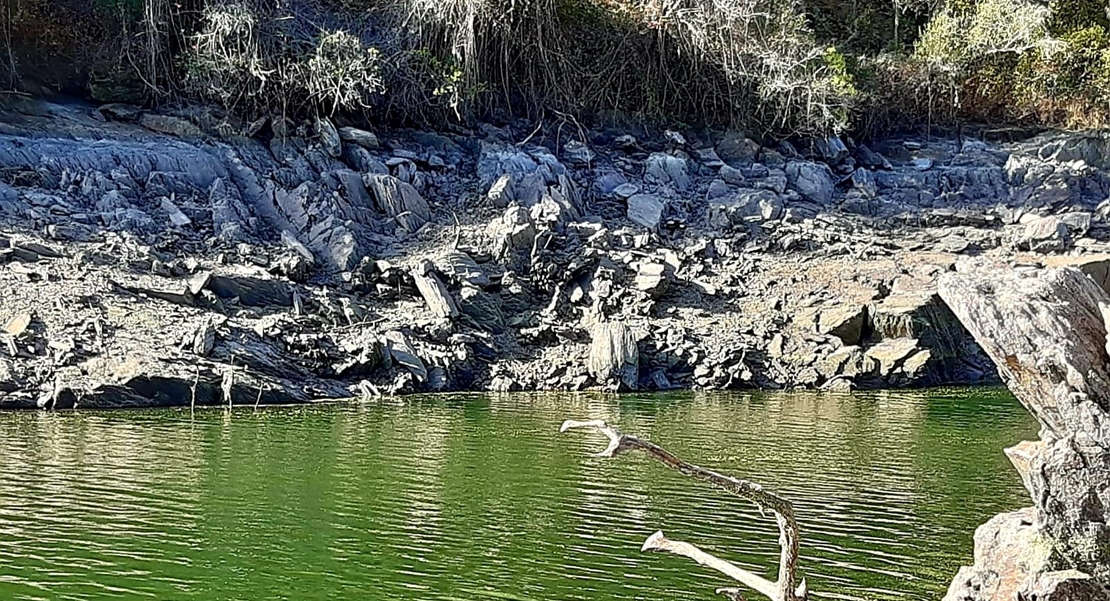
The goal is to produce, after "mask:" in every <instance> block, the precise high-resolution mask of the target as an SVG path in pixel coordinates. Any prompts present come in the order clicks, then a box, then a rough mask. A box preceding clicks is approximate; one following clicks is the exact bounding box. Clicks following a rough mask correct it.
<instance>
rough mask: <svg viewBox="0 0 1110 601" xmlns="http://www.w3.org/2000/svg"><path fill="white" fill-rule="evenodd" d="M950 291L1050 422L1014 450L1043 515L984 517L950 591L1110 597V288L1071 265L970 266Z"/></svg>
mask: <svg viewBox="0 0 1110 601" xmlns="http://www.w3.org/2000/svg"><path fill="white" fill-rule="evenodd" d="M940 295H941V297H942V298H943V299H944V300H945V302H947V303H948V305H949V306H950V307H951V308H952V311H953V312H954V313H955V314H956V315H957V317H959V319H960V321H961V322H963V324H964V326H966V327H967V329H968V331H970V332H971V334H972V335H973V336H974V337H975V339H976V341H978V343H979V344H980V345H981V346H982V347H983V349H984V350H985V351H986V352H987V354H988V355H989V356H990V358H991V359H992V360H993V361H994V363H995V364H996V365H997V366H998V372H999V375H1001V376H1002V379H1003V380H1004V381H1005V382H1006V384H1007V386H1009V388H1010V390H1011V391H1012V392H1013V393H1014V396H1016V397H1017V398H1018V400H1019V401H1021V403H1022V404H1023V405H1024V406H1025V407H1026V408H1027V409H1028V410H1029V412H1030V413H1032V414H1033V415H1034V416H1035V417H1036V418H1037V421H1038V422H1040V425H1041V433H1040V440H1038V441H1036V442H1024V443H1021V444H1019V445H1017V446H1015V447H1013V448H1011V449H1007V451H1006V453H1007V455H1008V456H1009V457H1010V459H1011V461H1012V463H1013V464H1014V467H1015V468H1017V470H1018V472H1019V473H1020V474H1021V477H1022V481H1023V482H1024V483H1025V486H1026V488H1028V489H1029V493H1030V496H1031V497H1032V500H1033V504H1034V508H1032V509H1030V510H1025V512H1024V514H1025V515H1031V516H1033V517H1034V519H1033V523H1032V524H1030V523H1029V520H1028V519H1019V517H1020V516H1018V515H1017V514H1016V513H1015V514H1008V515H1005V516H999V517H998V518H996V519H995V520H992V521H991V523H990V524H987V525H985V526H983V527H982V528H980V532H977V533H976V550H975V551H976V564H975V566H970V567H968V568H964V569H963V570H961V572H960V574H959V575H958V576H957V578H956V580H955V581H954V582H953V583H952V587H951V588H950V589H949V593H948V596H947V597H946V599H947V600H949V601H967V600H975V601H977V600H994V599H1014V598H1019V599H1038V600H1039V601H1051V600H1055V599H1068V600H1080V599H1110V593H1108V592H1107V590H1108V589H1107V586H1108V585H1110V527H1108V526H1107V524H1108V523H1110V335H1108V325H1107V319H1108V318H1110V296H1108V295H1107V293H1106V291H1104V290H1103V289H1102V288H1101V287H1099V285H1097V284H1096V283H1095V282H1094V281H1093V280H1092V279H1090V278H1089V277H1087V276H1086V275H1084V273H1082V272H1081V271H1079V270H1077V269H1073V268H1068V267H1058V268H1051V269H1031V268H1030V269H1020V270H1015V269H989V268H979V269H974V270H969V271H968V272H966V273H959V274H951V275H948V276H945V277H944V278H942V279H941V281H940ZM1023 524H1024V526H1023ZM1022 528H1024V531H1021V529H1022ZM1014 541H1018V542H1014ZM1050 589H1051V592H1052V594H1049V593H1048V592H1046V591H1049V590H1050ZM1080 591H1082V592H1080ZM1015 595H1016V597H1015Z"/></svg>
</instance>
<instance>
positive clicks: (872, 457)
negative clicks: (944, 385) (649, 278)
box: [0, 390, 1036, 601]
mask: <svg viewBox="0 0 1110 601" xmlns="http://www.w3.org/2000/svg"><path fill="white" fill-rule="evenodd" d="M567 417H574V418H602V419H608V420H610V421H613V422H615V423H618V424H619V425H620V426H621V427H622V429H624V430H625V431H627V432H635V433H637V434H640V435H642V436H645V437H648V438H651V439H653V440H655V441H657V442H660V443H663V444H665V445H666V446H667V447H668V448H670V449H672V450H673V451H675V452H676V453H678V454H680V455H682V456H683V457H684V458H687V459H688V460H690V461H692V462H694V463H698V464H701V465H705V466H707V467H713V468H715V469H719V470H722V471H725V472H727V473H731V474H735V475H737V476H740V477H745V478H749V479H752V480H755V481H758V482H761V483H764V484H765V485H767V486H769V487H772V488H774V489H775V490H777V491H779V492H781V493H782V494H784V495H785V496H788V497H790V498H792V499H793V500H794V501H795V503H796V506H797V512H798V515H799V518H800V519H801V522H802V524H801V525H802V528H803V556H804V562H803V565H802V570H803V571H804V572H805V574H806V576H807V578H808V580H809V583H810V588H811V589H812V590H814V591H815V593H816V594H815V596H817V597H825V598H842V599H862V598H867V599H903V598H922V597H939V596H940V595H941V594H943V590H944V588H945V587H946V585H947V582H948V580H949V579H950V578H951V576H952V574H953V573H954V572H955V570H956V568H957V566H958V565H960V564H961V563H964V562H966V561H967V560H968V559H969V556H970V553H971V534H972V532H973V530H974V528H975V526H977V525H978V524H979V523H981V522H982V521H984V520H985V519H986V518H987V517H988V516H990V515H992V514H994V513H996V512H998V511H1001V510H1006V509H1010V508H1016V507H1018V506H1020V505H1022V504H1024V503H1026V502H1027V500H1026V499H1025V498H1024V494H1023V491H1022V489H1021V486H1020V483H1019V482H1018V479H1017V476H1016V475H1015V474H1014V473H1013V472H1012V470H1011V469H1010V468H1009V466H1008V464H1007V463H1006V460H1005V457H1004V456H1003V454H1002V451H1001V449H1002V448H1003V447H1004V446H1007V445H1009V444H1012V443H1014V442H1016V441H1017V440H1020V439H1022V438H1027V437H1031V436H1034V435H1035V433H1036V427H1035V425H1034V424H1033V421H1032V419H1031V418H1030V417H1029V416H1028V415H1026V414H1025V412H1024V410H1023V409H1022V408H1021V407H1020V406H1018V405H1017V403H1016V402H1014V401H1013V400H1012V398H1010V397H1009V396H1008V395H1007V394H1005V393H1004V392H1000V391H991V390H977V391H971V392H967V391H963V392H945V391H941V392H934V393H929V394H924V393H917V394H906V393H885V394H872V395H852V396H835V395H813V394H779V395H757V396H744V395H709V394H697V395H672V396H650V397H648V396H644V397H637V396H626V397H606V396H600V395H585V394H584V395H536V396H529V395H511V396H494V397H485V396H466V397H459V398H453V399H443V398H436V399H432V398H423V399H410V400H407V401H405V402H403V403H394V404H389V405H350V406H329V407H302V408H287V409H272V410H262V411H257V412H255V411H249V410H243V411H239V410H237V411H235V412H232V413H228V412H226V411H223V410H212V411H204V412H197V413H196V414H195V415H190V414H189V413H188V412H187V411H186V412H175V411H161V412H130V413H79V414H48V413H21V414H3V415H0V440H2V441H3V442H2V443H0V444H2V447H0V451H2V452H0V598H3V599H20V600H22V599H110V598H128V599H130V598H139V597H151V598H157V599H205V600H210V599H243V600H256V599H258V600H261V599H321V600H323V599H329V600H345V599H352V600H354V599H358V600H362V599H367V598H374V599H421V600H433V601H439V600H455V599H486V598H492V599H498V598H503V599H527V600H531V599H536V600H539V599H544V600H555V599H567V600H570V599H582V600H587V599H592V600H601V599H606V600H608V599H692V598H693V599H697V598H705V599H709V598H713V594H712V591H713V589H714V588H715V587H716V586H720V585H723V584H727V583H726V582H724V581H723V580H722V579H721V578H720V577H719V576H717V575H716V574H714V573H712V572H708V571H705V570H704V569H701V568H698V567H697V566H693V565H690V564H689V562H688V561H686V560H683V559H681V558H676V557H668V556H657V555H651V556H643V555H641V554H640V553H639V552H638V549H639V547H640V545H641V544H642V543H643V540H644V539H645V538H646V537H647V536H648V535H649V534H651V533H652V532H654V531H655V530H659V529H662V530H664V531H665V532H667V533H668V535H670V536H672V537H674V538H677V539H681V540H688V541H690V542H694V543H696V544H698V545H699V546H702V547H704V548H706V549H707V550H710V551H712V552H715V553H718V554H720V555H721V556H723V557H726V558H728V559H730V560H733V561H735V562H736V563H738V564H740V565H743V566H744V567H746V568H748V569H751V570H753V571H758V572H762V573H765V574H770V573H771V572H773V566H774V565H775V563H776V560H777V554H778V548H777V544H776V540H777V530H776V528H775V526H774V522H773V520H772V519H771V518H770V517H769V516H761V515H760V514H759V512H758V511H757V510H755V509H754V508H753V507H750V506H748V505H746V504H744V503H743V502H738V501H734V500H733V499H730V498H728V497H725V496H722V495H721V494H718V493H716V492H715V491H712V490H709V489H706V488H704V487H703V486H701V485H700V484H699V483H696V482H693V481H690V480H688V479H684V478H682V477H681V476H679V475H677V474H674V473H672V472H669V471H667V470H666V469H665V468H663V467H661V466H659V465H657V464H654V463H651V462H650V461H649V460H647V459H646V458H643V457H639V456H635V455H632V456H622V457H620V458H618V459H616V460H603V459H595V458H590V457H588V453H590V452H594V451H597V450H600V449H601V448H603V447H604V445H605V441H604V439H603V438H601V437H600V436H597V435H585V434H573V435H571V434H567V435H563V436H560V435H558V434H557V433H556V431H557V428H558V425H559V423H561V421H562V420H563V419H565V418H567Z"/></svg>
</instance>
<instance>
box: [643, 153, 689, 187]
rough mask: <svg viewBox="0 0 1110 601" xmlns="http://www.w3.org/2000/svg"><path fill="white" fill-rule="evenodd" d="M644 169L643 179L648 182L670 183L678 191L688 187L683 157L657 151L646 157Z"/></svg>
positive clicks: (687, 176) (687, 175)
mask: <svg viewBox="0 0 1110 601" xmlns="http://www.w3.org/2000/svg"><path fill="white" fill-rule="evenodd" d="M644 169H645V172H644V179H645V180H646V181H648V182H650V183H654V184H659V185H670V186H673V187H674V189H675V190H678V191H680V192H683V191H686V190H688V189H689V188H690V175H689V173H688V172H687V168H686V160H685V159H682V158H680V157H676V156H674V155H670V154H665V153H662V152H657V153H654V154H652V155H651V156H649V157H648V159H647V162H646V163H645V164H644Z"/></svg>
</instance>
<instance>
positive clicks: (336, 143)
mask: <svg viewBox="0 0 1110 601" xmlns="http://www.w3.org/2000/svg"><path fill="white" fill-rule="evenodd" d="M313 128H314V129H315V131H316V135H317V136H318V137H319V138H320V145H321V146H323V147H324V151H325V152H327V153H328V155H329V156H331V157H333V158H339V157H341V156H343V140H342V139H341V138H340V137H339V132H338V131H337V130H336V129H335V125H334V124H332V122H331V119H328V118H327V117H317V118H316V121H314V122H313Z"/></svg>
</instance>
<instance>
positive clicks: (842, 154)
mask: <svg viewBox="0 0 1110 601" xmlns="http://www.w3.org/2000/svg"><path fill="white" fill-rule="evenodd" d="M813 147H814V150H816V151H817V155H818V156H819V157H821V159H822V160H823V161H825V162H826V163H828V164H830V165H838V164H840V163H841V162H842V161H843V160H844V159H846V158H848V147H847V146H845V145H844V141H843V140H841V139H840V137H839V136H826V137H824V138H818V139H817V140H814V143H813Z"/></svg>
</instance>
